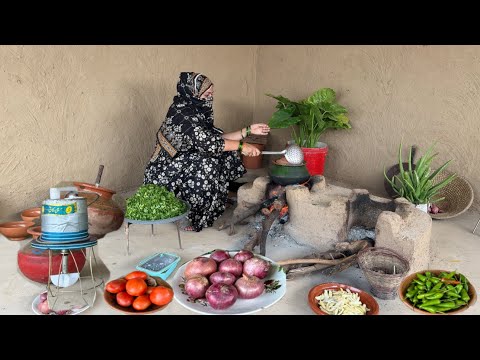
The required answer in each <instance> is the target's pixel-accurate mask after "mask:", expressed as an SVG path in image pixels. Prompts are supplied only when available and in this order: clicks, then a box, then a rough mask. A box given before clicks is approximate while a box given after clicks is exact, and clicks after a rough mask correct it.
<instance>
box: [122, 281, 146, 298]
mask: <svg viewBox="0 0 480 360" xmlns="http://www.w3.org/2000/svg"><path fill="white" fill-rule="evenodd" d="M126 290H127V293H129V294H130V295H132V296H140V295H143V294H145V292H146V291H147V283H146V282H145V280H143V279H139V278H135V279H131V280H128V281H127V285H126Z"/></svg>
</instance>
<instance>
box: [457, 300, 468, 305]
mask: <svg viewBox="0 0 480 360" xmlns="http://www.w3.org/2000/svg"><path fill="white" fill-rule="evenodd" d="M455 305H458V306H463V305H467V303H466V302H465V301H463V300H455Z"/></svg>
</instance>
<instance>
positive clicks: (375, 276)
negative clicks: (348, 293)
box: [358, 246, 410, 300]
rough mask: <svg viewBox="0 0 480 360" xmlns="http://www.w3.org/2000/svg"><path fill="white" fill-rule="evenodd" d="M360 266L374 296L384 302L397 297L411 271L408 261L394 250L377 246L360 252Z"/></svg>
mask: <svg viewBox="0 0 480 360" xmlns="http://www.w3.org/2000/svg"><path fill="white" fill-rule="evenodd" d="M358 265H359V266H360V268H361V269H362V270H363V273H364V274H365V277H366V278H367V280H368V282H369V283H370V286H371V287H372V294H373V295H374V296H376V297H377V298H379V299H384V300H393V299H395V298H396V297H397V291H398V287H399V286H400V283H401V282H402V280H403V278H404V277H405V276H406V275H407V274H408V272H409V271H410V264H409V262H408V260H406V259H405V258H403V257H402V256H401V255H399V254H398V253H396V252H395V251H393V250H390V249H387V248H383V247H377V246H375V247H369V248H366V249H364V250H362V251H360V252H359V253H358ZM394 272H395V273H394Z"/></svg>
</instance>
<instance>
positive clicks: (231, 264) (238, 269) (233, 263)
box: [218, 259, 243, 278]
mask: <svg viewBox="0 0 480 360" xmlns="http://www.w3.org/2000/svg"><path fill="white" fill-rule="evenodd" d="M218 271H221V272H228V273H230V274H233V275H235V277H237V278H238V277H240V276H241V275H242V272H243V266H242V263H241V262H240V261H238V260H235V259H227V260H224V261H222V262H221V263H220V265H218Z"/></svg>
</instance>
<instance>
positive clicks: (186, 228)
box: [183, 225, 195, 231]
mask: <svg viewBox="0 0 480 360" xmlns="http://www.w3.org/2000/svg"><path fill="white" fill-rule="evenodd" d="M183 231H195V229H194V228H193V226H192V225H188V226H185V227H184V228H183Z"/></svg>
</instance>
